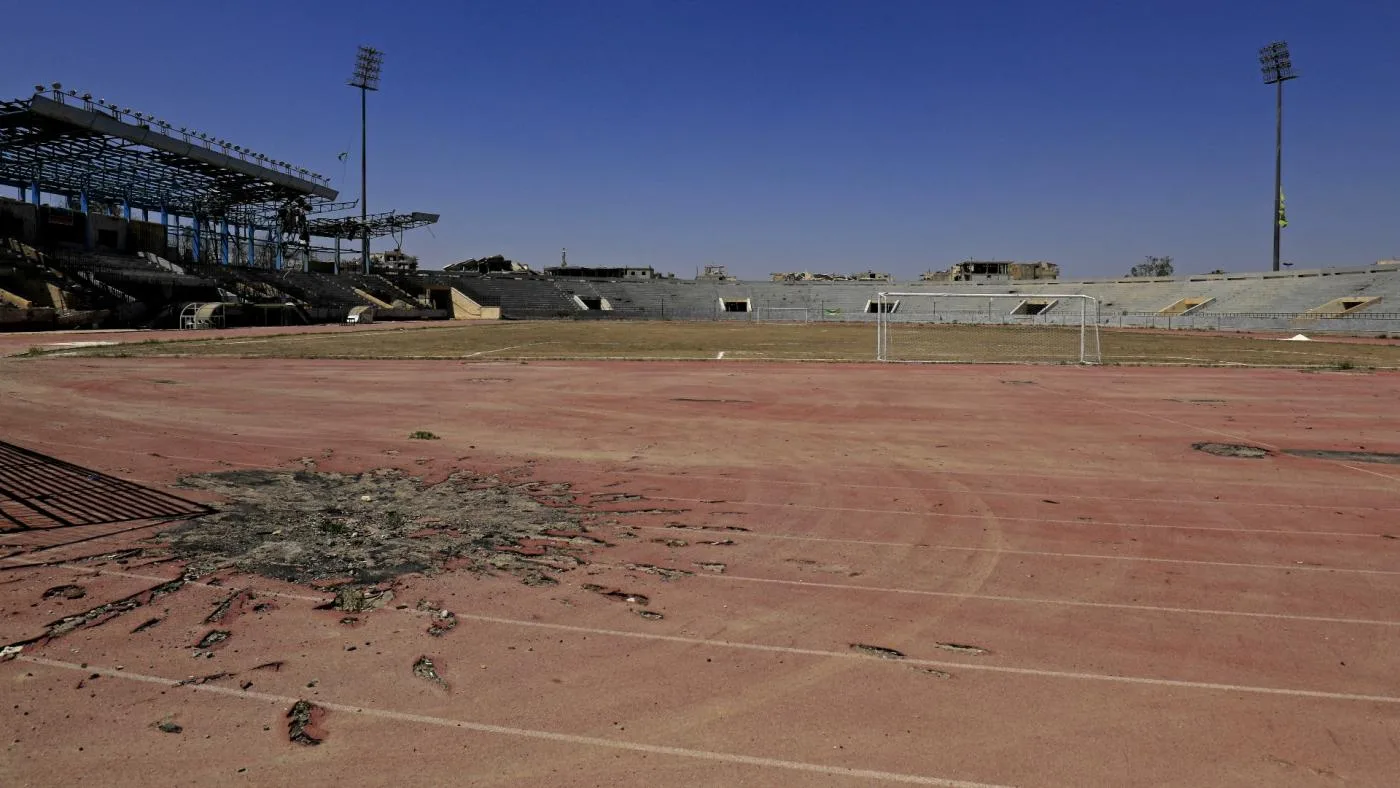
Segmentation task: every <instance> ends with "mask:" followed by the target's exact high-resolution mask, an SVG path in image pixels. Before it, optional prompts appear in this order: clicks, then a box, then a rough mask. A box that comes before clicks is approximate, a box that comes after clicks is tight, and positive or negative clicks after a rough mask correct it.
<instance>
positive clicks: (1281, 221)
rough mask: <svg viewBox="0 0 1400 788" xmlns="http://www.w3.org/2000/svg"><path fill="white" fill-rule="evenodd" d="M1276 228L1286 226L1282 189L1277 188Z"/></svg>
mask: <svg viewBox="0 0 1400 788" xmlns="http://www.w3.org/2000/svg"><path fill="white" fill-rule="evenodd" d="M1278 226H1279V227H1287V226H1288V211H1285V210H1284V209H1283V187H1282V186H1280V187H1278Z"/></svg>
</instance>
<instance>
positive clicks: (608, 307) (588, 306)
mask: <svg viewBox="0 0 1400 788" xmlns="http://www.w3.org/2000/svg"><path fill="white" fill-rule="evenodd" d="M574 303H575V304H578V308H579V309H583V310H586V311H589V312H611V311H612V308H613V307H612V304H611V303H609V302H608V299H606V298H603V297H602V296H581V295H576V296H574Z"/></svg>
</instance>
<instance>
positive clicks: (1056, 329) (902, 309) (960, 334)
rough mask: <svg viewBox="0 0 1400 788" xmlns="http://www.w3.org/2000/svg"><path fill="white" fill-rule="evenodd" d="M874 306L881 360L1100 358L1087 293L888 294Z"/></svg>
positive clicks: (1094, 310)
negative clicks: (953, 305)
mask: <svg viewBox="0 0 1400 788" xmlns="http://www.w3.org/2000/svg"><path fill="white" fill-rule="evenodd" d="M949 300H952V301H953V302H954V303H956V304H959V306H958V307H955V308H951V309H949V308H947V304H948V301H949ZM998 303H1000V305H1001V306H1000V307H998ZM962 304H966V308H964V307H963V306H962ZM983 305H985V308H984V306H983ZM873 306H875V312H876V320H875V324H876V340H875V341H876V348H875V357H876V360H878V361H898V362H912V363H939V362H944V363H947V362H1015V363H1078V364H1097V363H1099V362H1100V361H1101V352H1100V345H1099V329H1098V327H1099V301H1098V299H1097V298H1094V297H1093V296H1088V295H1084V294H1083V293H1039V292H1031V293H1024V292H1022V293H1013V292H1002V293H968V292H962V293H948V292H928V291H917V292H896V291H885V292H880V293H877V294H876V300H875V303H874V304H873ZM1027 307H1034V309H1027ZM1023 310H1024V311H1023Z"/></svg>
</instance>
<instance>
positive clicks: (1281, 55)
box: [1259, 41, 1298, 271]
mask: <svg viewBox="0 0 1400 788" xmlns="http://www.w3.org/2000/svg"><path fill="white" fill-rule="evenodd" d="M1259 68H1260V70H1261V71H1263V72H1264V84H1265V85H1276V86H1277V89H1278V103H1277V104H1278V105H1277V109H1276V111H1275V121H1274V270H1275V271H1277V270H1279V269H1278V261H1279V231H1280V230H1282V229H1283V222H1284V218H1283V83H1285V82H1287V81H1288V80H1290V79H1297V78H1298V75H1297V74H1296V73H1294V71H1293V58H1292V56H1291V55H1289V53H1288V42H1287V41H1275V42H1273V43H1272V44H1269V45H1268V46H1266V47H1263V48H1261V49H1260V50H1259Z"/></svg>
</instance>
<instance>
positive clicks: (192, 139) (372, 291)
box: [0, 84, 451, 330]
mask: <svg viewBox="0 0 1400 788" xmlns="http://www.w3.org/2000/svg"><path fill="white" fill-rule="evenodd" d="M0 185H3V186H6V187H10V188H13V189H15V190H16V198H0V330H4V329H8V330H25V329H42V328H58V327H73V328H85V327H127V326H133V327H152V328H177V327H183V328H196V327H198V328H207V327H222V326H230V325H293V324H304V323H317V322H339V321H343V320H345V319H346V318H347V317H348V316H349V315H351V314H352V313H353V314H356V315H366V313H367V312H369V313H372V314H374V315H375V316H377V317H378V319H381V320H383V319H430V318H445V317H448V316H449V315H450V314H451V313H450V311H449V310H444V309H441V308H436V307H434V306H433V304H432V302H431V301H428V300H426V299H425V293H423V292H417V293H413V292H408V291H405V290H403V289H402V288H401V287H400V286H399V285H397V284H395V283H394V282H392V281H391V280H390V279H389V278H387V277H386V276H384V275H383V274H384V273H387V272H401V271H402V269H403V265H402V264H401V263H400V262H399V261H401V260H402V259H403V256H402V255H398V256H395V255H394V253H384V254H381V255H377V256H376V259H375V262H376V263H377V266H376V268H374V269H372V270H371V271H364V270H359V264H358V250H355V251H354V252H351V251H350V250H349V249H347V250H346V256H345V257H342V249H341V247H342V242H343V241H348V240H352V239H353V240H355V241H356V242H358V241H359V239H360V238H362V237H363V236H365V235H368V236H369V237H371V238H373V237H384V236H393V237H395V238H401V236H402V233H403V232H404V231H406V230H410V229H413V228H417V227H423V226H426V225H429V224H432V223H434V222H436V221H437V219H438V216H437V215H436V214H429V213H418V212H413V213H407V214H403V213H396V212H392V211H391V212H387V213H379V214H371V215H369V216H368V217H367V219H366V220H364V221H362V220H361V219H360V218H358V217H352V216H348V215H345V213H346V212H347V211H348V209H349V208H351V207H353V206H354V205H355V203H345V202H337V201H336V200H337V198H338V196H339V195H338V194H337V192H336V190H335V189H333V188H331V186H330V184H329V182H328V181H327V180H326V179H325V178H324V177H322V176H321V175H318V174H316V173H314V172H311V171H310V170H307V169H306V168H303V167H296V166H294V165H292V164H290V163H288V162H285V161H281V160H278V159H274V158H270V157H268V156H266V155H264V154H261V153H256V152H254V151H252V150H250V149H248V148H246V147H244V146H242V145H236V144H234V143H231V142H228V141H227V140H223V139H220V138H218V137H214V136H211V135H209V134H206V133H201V132H196V131H193V130H191V129H189V128H186V127H178V126H174V125H172V124H171V123H168V122H166V121H164V120H160V119H157V118H155V117H153V116H151V115H148V114H145V113H142V112H138V111H134V110H132V109H130V108H128V107H120V106H117V105H115V104H112V103H110V102H107V101H105V100H103V99H94V98H93V97H92V95H91V94H81V95H80V94H78V93H77V91H74V90H67V91H65V90H63V89H62V86H60V85H58V84H54V85H53V86H52V87H51V88H44V87H42V86H40V87H39V88H38V89H36V92H35V94H34V95H33V96H31V97H29V98H26V99H16V100H12V101H4V102H0ZM351 259H354V260H355V262H354V264H353V265H352V266H351V267H352V268H353V269H355V270H350V271H347V270H343V266H342V262H343V261H349V260H351Z"/></svg>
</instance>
